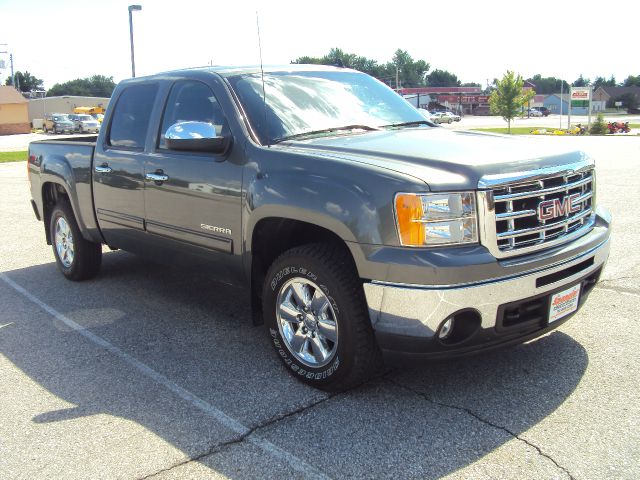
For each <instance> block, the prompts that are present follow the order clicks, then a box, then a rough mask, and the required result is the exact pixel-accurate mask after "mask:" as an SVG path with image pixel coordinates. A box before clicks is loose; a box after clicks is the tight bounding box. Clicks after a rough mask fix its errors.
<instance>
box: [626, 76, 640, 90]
mask: <svg viewBox="0 0 640 480" xmlns="http://www.w3.org/2000/svg"><path fill="white" fill-rule="evenodd" d="M622 86H623V87H640V75H636V76H635V77H634V76H633V75H629V76H628V77H627V78H626V80H625V81H624V83H623V84H622Z"/></svg>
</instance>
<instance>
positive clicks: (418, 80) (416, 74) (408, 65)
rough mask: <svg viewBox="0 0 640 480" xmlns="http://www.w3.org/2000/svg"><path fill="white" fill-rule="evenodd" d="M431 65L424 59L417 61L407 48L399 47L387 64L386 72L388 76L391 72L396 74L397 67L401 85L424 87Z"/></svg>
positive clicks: (405, 86)
mask: <svg viewBox="0 0 640 480" xmlns="http://www.w3.org/2000/svg"><path fill="white" fill-rule="evenodd" d="M430 67H431V66H430V65H429V64H428V63H427V62H425V61H424V60H417V61H415V60H414V59H413V58H412V57H411V55H409V53H408V52H407V51H406V50H401V49H398V50H396V53H395V54H394V55H393V59H392V60H391V62H390V63H387V65H386V66H385V73H386V75H387V78H388V76H389V75H390V74H391V75H395V74H396V69H397V71H398V79H399V81H400V85H399V86H400V87H404V88H410V87H423V86H425V76H426V74H427V72H428V71H429V68H430Z"/></svg>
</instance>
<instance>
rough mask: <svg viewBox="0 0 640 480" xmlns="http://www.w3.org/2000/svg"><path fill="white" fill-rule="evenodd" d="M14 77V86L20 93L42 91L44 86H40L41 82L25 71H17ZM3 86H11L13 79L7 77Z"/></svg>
mask: <svg viewBox="0 0 640 480" xmlns="http://www.w3.org/2000/svg"><path fill="white" fill-rule="evenodd" d="M15 77H16V85H18V87H19V88H20V91H21V92H31V91H33V90H43V89H44V86H43V85H42V83H43V82H42V80H40V79H39V78H36V77H34V76H33V75H31V74H30V73H29V72H28V71H26V70H25V72H24V73H22V72H20V71H18V72H16V73H15ZM5 85H13V79H12V78H11V77H7V81H6V82H5Z"/></svg>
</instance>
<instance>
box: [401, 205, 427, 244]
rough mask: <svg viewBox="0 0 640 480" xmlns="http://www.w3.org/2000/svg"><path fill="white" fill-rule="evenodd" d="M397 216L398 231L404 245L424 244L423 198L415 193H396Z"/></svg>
mask: <svg viewBox="0 0 640 480" xmlns="http://www.w3.org/2000/svg"><path fill="white" fill-rule="evenodd" d="M396 217H397V220H398V233H399V235H400V242H401V243H402V245H423V244H424V223H421V222H420V219H422V217H423V210H422V199H421V198H420V196H419V195H416V194H413V193H399V194H398V195H396Z"/></svg>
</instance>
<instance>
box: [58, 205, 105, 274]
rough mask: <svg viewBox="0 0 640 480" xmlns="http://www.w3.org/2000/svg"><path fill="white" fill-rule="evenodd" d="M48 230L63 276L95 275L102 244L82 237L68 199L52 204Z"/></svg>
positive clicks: (100, 259) (100, 262)
mask: <svg viewBox="0 0 640 480" xmlns="http://www.w3.org/2000/svg"><path fill="white" fill-rule="evenodd" d="M49 231H50V233H51V245H52V247H53V254H54V256H55V257H56V263H57V264H58V269H59V270H60V271H61V272H62V274H63V275H64V276H65V277H67V278H68V279H69V280H74V281H81V280H88V279H90V278H93V277H95V276H96V275H97V274H98V272H99V271H100V265H101V264H102V245H101V244H100V243H94V242H90V241H88V240H85V239H84V238H83V237H82V234H81V233H80V229H79V228H78V223H77V222H76V219H75V216H74V215H73V210H72V209H71V205H69V203H68V202H67V201H64V200H63V201H59V202H58V203H57V204H56V205H55V206H54V207H53V211H52V212H51V221H50V223H49Z"/></svg>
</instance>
